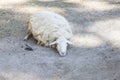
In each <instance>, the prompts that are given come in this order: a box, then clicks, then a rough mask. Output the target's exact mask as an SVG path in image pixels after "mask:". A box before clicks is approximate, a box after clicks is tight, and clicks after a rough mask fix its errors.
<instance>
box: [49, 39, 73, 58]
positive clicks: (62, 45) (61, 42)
mask: <svg viewBox="0 0 120 80" xmlns="http://www.w3.org/2000/svg"><path fill="white" fill-rule="evenodd" d="M55 44H56V45H57V47H56V48H57V50H58V52H59V54H60V56H65V55H66V51H67V45H68V44H71V42H70V41H68V40H67V39H66V38H64V37H60V38H58V39H57V40H56V41H54V42H52V43H51V44H50V45H55Z"/></svg>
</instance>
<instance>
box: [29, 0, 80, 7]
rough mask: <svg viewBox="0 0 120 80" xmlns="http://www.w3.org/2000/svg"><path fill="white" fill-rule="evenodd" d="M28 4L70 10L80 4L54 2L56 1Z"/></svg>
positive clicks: (35, 0) (61, 1) (31, 0)
mask: <svg viewBox="0 0 120 80" xmlns="http://www.w3.org/2000/svg"><path fill="white" fill-rule="evenodd" d="M27 3H28V4H33V5H37V6H43V7H57V8H70V7H71V8H73V7H78V6H79V4H77V3H71V2H65V1H64V0H54V1H38V0H29V1H28V2H27Z"/></svg>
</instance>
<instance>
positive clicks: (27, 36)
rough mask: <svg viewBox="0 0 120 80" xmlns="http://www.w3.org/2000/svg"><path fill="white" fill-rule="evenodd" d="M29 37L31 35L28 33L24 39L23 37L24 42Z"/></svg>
mask: <svg viewBox="0 0 120 80" xmlns="http://www.w3.org/2000/svg"><path fill="white" fill-rule="evenodd" d="M30 35H31V33H28V34H27V35H26V36H25V37H24V41H26V40H28V38H29V36H30Z"/></svg>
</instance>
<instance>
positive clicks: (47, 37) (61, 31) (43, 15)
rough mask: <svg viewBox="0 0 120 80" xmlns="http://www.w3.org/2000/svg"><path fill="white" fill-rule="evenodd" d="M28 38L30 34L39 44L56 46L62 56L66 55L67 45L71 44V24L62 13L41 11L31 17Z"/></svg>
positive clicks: (26, 37)
mask: <svg viewBox="0 0 120 80" xmlns="http://www.w3.org/2000/svg"><path fill="white" fill-rule="evenodd" d="M26 32H27V35H26V36H25V38H24V40H27V39H28V37H29V35H31V34H32V35H33V37H34V38H35V39H36V40H37V41H38V42H37V44H40V45H45V46H48V47H51V46H55V45H56V49H57V50H58V52H59V54H60V55H61V56H65V55H66V50H67V45H68V44H71V42H70V38H71V37H72V30H71V26H70V25H69V23H68V21H67V20H66V19H65V18H64V17H63V16H61V15H59V14H57V13H54V12H50V11H40V12H37V13H35V14H33V15H32V16H31V17H30V20H29V22H28V26H27V31H26Z"/></svg>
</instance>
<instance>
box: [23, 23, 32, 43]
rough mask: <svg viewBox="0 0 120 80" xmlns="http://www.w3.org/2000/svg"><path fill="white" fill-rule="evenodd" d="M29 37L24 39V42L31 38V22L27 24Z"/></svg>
mask: <svg viewBox="0 0 120 80" xmlns="http://www.w3.org/2000/svg"><path fill="white" fill-rule="evenodd" d="M26 33H27V35H26V36H25V37H24V41H25V40H27V39H28V38H29V36H30V35H31V25H30V22H29V21H28V22H27V31H26Z"/></svg>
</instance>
